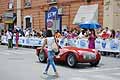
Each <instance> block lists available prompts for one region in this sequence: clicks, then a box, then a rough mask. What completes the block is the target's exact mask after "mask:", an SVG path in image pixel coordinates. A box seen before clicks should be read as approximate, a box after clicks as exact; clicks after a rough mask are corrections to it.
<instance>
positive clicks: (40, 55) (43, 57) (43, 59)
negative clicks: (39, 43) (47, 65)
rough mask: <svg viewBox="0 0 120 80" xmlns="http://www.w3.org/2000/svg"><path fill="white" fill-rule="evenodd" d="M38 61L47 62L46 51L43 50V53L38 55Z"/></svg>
mask: <svg viewBox="0 0 120 80" xmlns="http://www.w3.org/2000/svg"><path fill="white" fill-rule="evenodd" d="M38 59H39V61H40V62H42V63H43V62H46V57H45V51H44V50H43V51H42V52H41V53H39V55H38Z"/></svg>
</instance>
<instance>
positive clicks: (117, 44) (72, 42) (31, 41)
mask: <svg viewBox="0 0 120 80" xmlns="http://www.w3.org/2000/svg"><path fill="white" fill-rule="evenodd" d="M43 41H44V39H40V38H37V37H19V41H18V42H19V45H23V46H42V45H43ZM1 42H2V43H5V44H7V43H8V40H7V37H6V36H2V37H1ZM13 44H16V41H15V37H13ZM59 45H60V46H61V47H64V46H75V47H78V48H88V39H84V38H82V39H67V38H61V39H59ZM95 49H96V50H99V51H106V52H120V40H118V39H106V40H103V39H101V38H97V39H96V41H95Z"/></svg>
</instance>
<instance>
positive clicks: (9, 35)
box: [6, 30, 13, 48]
mask: <svg viewBox="0 0 120 80" xmlns="http://www.w3.org/2000/svg"><path fill="white" fill-rule="evenodd" d="M6 36H7V39H8V48H12V47H13V44H12V32H11V31H9V30H8V31H7V33H6Z"/></svg>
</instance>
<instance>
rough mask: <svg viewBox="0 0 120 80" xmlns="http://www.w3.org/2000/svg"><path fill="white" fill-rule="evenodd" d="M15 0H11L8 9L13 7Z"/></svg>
mask: <svg viewBox="0 0 120 80" xmlns="http://www.w3.org/2000/svg"><path fill="white" fill-rule="evenodd" d="M13 4H14V0H9V3H8V9H10V10H11V9H13Z"/></svg>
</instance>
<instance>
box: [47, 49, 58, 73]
mask: <svg viewBox="0 0 120 80" xmlns="http://www.w3.org/2000/svg"><path fill="white" fill-rule="evenodd" d="M50 65H52V67H53V70H54V72H56V67H55V62H54V52H53V51H48V62H47V67H46V69H45V71H46V72H47V71H48V69H49V67H50Z"/></svg>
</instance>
